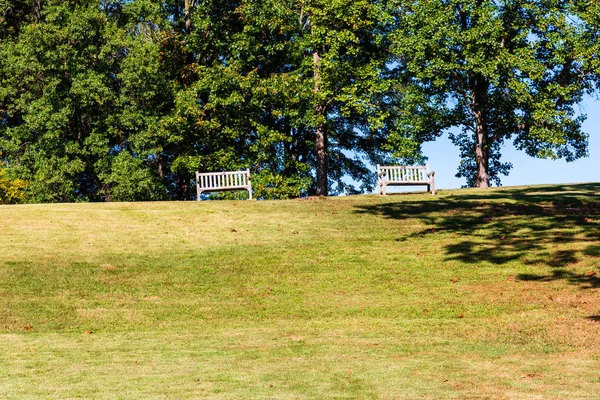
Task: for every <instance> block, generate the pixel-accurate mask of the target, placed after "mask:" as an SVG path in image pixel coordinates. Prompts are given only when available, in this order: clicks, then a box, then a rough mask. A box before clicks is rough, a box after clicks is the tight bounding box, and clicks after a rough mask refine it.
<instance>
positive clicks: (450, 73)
mask: <svg viewBox="0 0 600 400" xmlns="http://www.w3.org/2000/svg"><path fill="white" fill-rule="evenodd" d="M594 7H596V8H597V6H596V5H595V3H594V2H583V1H581V2H576V1H571V2H564V1H560V2H559V1H534V0H527V1H518V2H508V1H506V2H504V1H483V0H470V1H447V0H439V1H428V2H420V1H405V2H399V1H395V0H329V1H325V0H281V1H275V0H253V1H251V0H240V1H231V2H222V1H217V0H35V1H34V0H10V1H9V0H0V10H2V12H0V82H2V85H1V86H0V152H1V154H2V155H1V157H0V161H1V162H2V165H3V167H2V168H3V176H4V177H5V178H4V179H5V180H8V179H11V180H13V181H16V180H18V182H19V185H17V186H18V187H19V188H21V189H22V190H24V191H25V192H26V194H27V195H28V197H29V201H39V202H43V201H49V202H52V201H102V200H106V201H111V200H116V201H119V200H159V199H180V200H182V199H190V198H192V197H193V193H194V191H193V190H192V185H193V184H194V182H193V178H194V172H195V171H196V170H200V171H219V170H235V169H245V168H250V169H251V171H252V176H253V187H254V189H255V191H256V195H257V197H259V198H289V197H296V196H301V195H306V194H319V195H326V194H337V193H356V192H360V191H365V190H370V189H371V188H372V187H373V184H374V181H375V177H374V175H373V173H372V172H371V170H370V168H369V165H370V164H374V163H378V162H390V161H402V162H408V163H413V162H420V161H423V155H422V154H421V152H420V148H421V144H422V143H423V142H425V141H428V140H434V139H435V138H436V137H438V136H439V135H440V134H441V133H442V132H444V131H445V130H447V129H448V128H451V127H455V126H459V127H462V128H463V130H462V133H460V134H455V135H453V140H454V142H455V143H456V144H457V145H459V146H460V148H461V153H462V158H463V161H462V163H461V165H460V167H459V175H460V176H464V177H465V178H466V179H467V184H468V185H477V186H486V185H488V184H489V182H490V180H491V181H495V182H497V183H498V182H499V174H501V173H507V172H508V169H509V165H508V164H505V163H502V162H501V161H500V145H501V144H502V143H503V142H504V141H506V140H508V139H513V140H514V142H515V144H516V145H517V146H518V147H519V148H522V149H523V150H525V151H526V152H527V153H528V154H530V155H532V156H536V157H556V158H560V157H562V158H566V159H568V160H571V159H575V158H577V157H581V156H584V155H585V154H586V151H587V136H586V134H585V133H583V132H581V122H582V120H583V117H581V116H577V115H576V113H575V108H574V107H575V105H576V104H577V103H578V102H579V101H580V99H581V97H582V96H583V94H584V93H586V92H592V91H594V90H595V87H594V84H593V82H594V81H595V79H596V77H597V73H596V70H597V67H598V65H597V63H598V59H597V54H598V52H597V31H598V30H597V29H595V28H596V27H597V26H598V21H597V15H598V14H597V12H596V11H597V10H596V9H595V8H594ZM350 181H354V182H358V185H354V184H349V183H348V182H350ZM23 182H26V186H24V184H23Z"/></svg>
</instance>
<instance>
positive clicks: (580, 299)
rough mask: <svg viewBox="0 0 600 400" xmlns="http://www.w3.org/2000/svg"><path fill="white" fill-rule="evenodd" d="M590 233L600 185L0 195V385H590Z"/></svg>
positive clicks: (382, 388)
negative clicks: (69, 199) (143, 199)
mask: <svg viewBox="0 0 600 400" xmlns="http://www.w3.org/2000/svg"><path fill="white" fill-rule="evenodd" d="M599 228H600V184H580V185H563V186H534V187H516V188H503V189H490V190H454V191H441V192H439V195H438V196H435V197H432V196H430V195H426V194H404V195H393V196H388V197H378V196H354V197H343V198H327V199H311V200H291V201H259V202H248V201H218V202H217V201H212V202H202V203H196V202H185V203H177V202H171V203H109V204H55V205H23V206H0V397H2V398H8V399H24V398H49V399H50V398H51V399H54V398H61V399H67V398H100V399H102V398H105V399H118V398H122V399H130V398H156V399H169V398H172V399H191V398H211V399H213V398H214V399H229V398H233V399H261V398H265V399H266V398H275V399H323V398H338V399H379V398H382V399H398V398H401V399H422V398H426V399H427V398H430V399H447V398H457V399H463V398H490V399H502V398H506V399H529V398H544V399H548V398H550V399H552V398H555V399H564V398H571V399H572V398H581V399H585V398H590V399H591V398H597V396H598V393H600V353H598V348H599V346H600V301H599V300H600V292H599V290H600V278H599V277H598V275H596V274H595V273H599V274H600V229H599ZM88 332H93V333H92V334H89V333H88Z"/></svg>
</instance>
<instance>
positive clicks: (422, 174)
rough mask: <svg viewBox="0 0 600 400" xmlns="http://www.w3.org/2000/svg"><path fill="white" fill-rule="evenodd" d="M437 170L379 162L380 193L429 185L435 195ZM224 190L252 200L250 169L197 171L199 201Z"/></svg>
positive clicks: (430, 190)
mask: <svg viewBox="0 0 600 400" xmlns="http://www.w3.org/2000/svg"><path fill="white" fill-rule="evenodd" d="M434 175H435V172H434V171H432V172H429V167H428V165H427V164H425V166H421V167H410V166H384V165H379V164H377V184H378V186H379V194H380V195H383V196H385V195H386V194H387V187H388V186H408V185H411V186H415V185H416V186H418V185H425V186H427V191H428V192H431V194H433V195H435V184H434ZM223 190H247V191H248V199H250V200H252V182H251V181H250V170H249V169H246V170H243V171H228V172H205V173H200V172H196V191H197V194H198V201H200V196H201V195H202V193H204V192H220V191H223Z"/></svg>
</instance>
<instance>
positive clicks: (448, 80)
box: [393, 0, 598, 187]
mask: <svg viewBox="0 0 600 400" xmlns="http://www.w3.org/2000/svg"><path fill="white" fill-rule="evenodd" d="M593 6H594V2H589V3H585V4H584V3H583V2H582V3H577V2H569V1H559V0H556V1H546V0H544V1H539V0H522V1H521V0H520V1H509V0H501V1H484V0H468V1H464V0H461V1H459V0H432V1H425V2H423V1H405V2H403V3H402V8H403V12H402V19H401V24H400V28H399V29H398V30H397V34H396V35H395V36H394V40H393V51H394V53H395V54H396V57H397V58H398V60H399V62H398V64H399V66H400V67H401V68H403V71H402V72H403V73H404V74H406V75H407V76H408V77H409V79H410V80H411V84H412V85H414V86H416V87H417V88H419V89H420V90H421V91H422V92H424V93H426V97H425V99H426V103H427V104H428V106H429V107H430V108H435V109H436V110H437V112H435V113H432V112H428V113H426V114H425V115H424V117H423V116H422V115H416V118H413V120H412V121H413V124H419V123H421V122H422V121H421V119H422V118H425V119H426V120H427V124H428V126H429V127H434V129H430V130H429V131H428V132H427V135H428V136H427V137H423V139H422V140H431V139H432V138H434V137H435V136H436V134H437V135H439V134H440V133H441V132H442V131H444V130H447V129H448V128H451V127H459V128H460V129H461V130H460V132H459V133H452V134H451V135H450V138H451V139H452V141H453V142H454V143H455V144H456V145H458V146H459V148H460V153H461V158H462V161H461V163H460V166H459V169H458V174H457V176H458V177H465V178H466V180H467V185H468V186H479V187H487V186H488V185H489V184H490V180H491V181H493V182H495V183H497V184H499V183H500V175H501V174H504V175H506V174H508V171H509V170H510V168H511V164H510V163H507V162H502V161H501V160H500V156H501V145H502V144H503V143H504V142H505V141H507V140H509V139H511V140H512V141H513V142H514V145H515V146H516V147H517V148H518V149H520V150H524V151H525V152H526V153H527V154H528V155H530V156H532V157H539V158H553V159H556V158H564V159H566V160H567V161H572V160H574V159H577V158H580V157H583V156H586V155H587V134H586V133H584V132H582V130H581V123H582V122H583V120H584V119H585V116H583V115H580V114H578V112H577V109H576V105H577V104H578V103H579V102H580V101H581V100H582V97H583V96H584V95H585V94H586V93H590V92H592V91H593V90H594V85H593V79H592V75H593V74H595V73H596V72H595V71H594V68H590V67H592V65H591V64H590V61H592V59H596V62H597V56H596V54H598V53H597V52H596V53H590V51H589V50H590V49H596V50H597V41H596V39H597V29H595V27H594V26H593V25H592V24H591V22H592V21H589V20H586V19H584V18H581V16H582V15H584V16H587V17H590V19H591V17H592V16H594V15H597V13H594V12H593V11H592V10H591V7H593ZM596 8H597V7H596ZM596 71H597V68H596ZM417 100H418V101H421V99H420V98H418V99H417ZM434 133H436V134H434Z"/></svg>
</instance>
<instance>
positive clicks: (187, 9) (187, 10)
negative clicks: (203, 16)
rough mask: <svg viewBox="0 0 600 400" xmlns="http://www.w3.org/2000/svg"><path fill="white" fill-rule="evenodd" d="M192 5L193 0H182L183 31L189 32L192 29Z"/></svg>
mask: <svg viewBox="0 0 600 400" xmlns="http://www.w3.org/2000/svg"><path fill="white" fill-rule="evenodd" d="M193 6H194V0H184V2H183V17H184V19H185V32H186V33H190V31H191V29H192V16H191V14H192V10H191V9H192V7H193Z"/></svg>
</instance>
